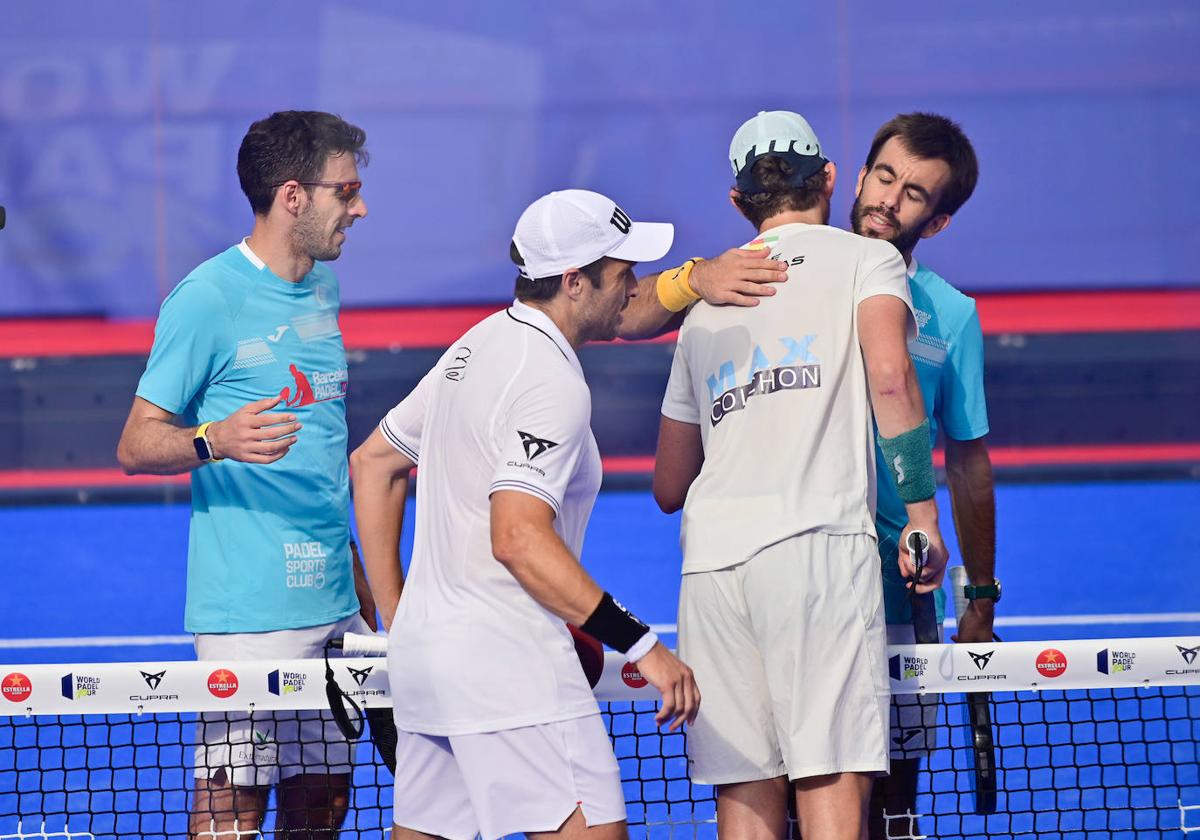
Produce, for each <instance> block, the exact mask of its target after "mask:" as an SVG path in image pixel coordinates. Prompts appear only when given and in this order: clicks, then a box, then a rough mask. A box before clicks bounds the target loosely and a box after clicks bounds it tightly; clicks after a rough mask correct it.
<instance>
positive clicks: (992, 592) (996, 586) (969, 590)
mask: <svg viewBox="0 0 1200 840" xmlns="http://www.w3.org/2000/svg"><path fill="white" fill-rule="evenodd" d="M963 595H965V596H966V597H967V600H968V601H977V600H979V599H980V598H991V599H992V600H993V601H996V602H999V601H1000V580H999V578H992V582H991V583H988V584H984V585H983V586H975V585H973V584H969V583H968V584H967V585H966V586H964V587H963Z"/></svg>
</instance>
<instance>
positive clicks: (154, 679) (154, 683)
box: [138, 671, 167, 691]
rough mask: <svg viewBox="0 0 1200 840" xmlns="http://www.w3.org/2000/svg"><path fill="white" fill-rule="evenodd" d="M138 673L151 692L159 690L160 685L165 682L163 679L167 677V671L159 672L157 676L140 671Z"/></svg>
mask: <svg viewBox="0 0 1200 840" xmlns="http://www.w3.org/2000/svg"><path fill="white" fill-rule="evenodd" d="M138 673H140V674H141V675H142V679H143V680H145V681H146V687H147V688H149V689H150V690H151V691H154V690H155V689H157V688H158V685H159V683H161V682H162V681H163V677H165V676H166V675H167V672H166V671H159V672H158V673H157V674H150V673H147V672H146V671H139V672H138Z"/></svg>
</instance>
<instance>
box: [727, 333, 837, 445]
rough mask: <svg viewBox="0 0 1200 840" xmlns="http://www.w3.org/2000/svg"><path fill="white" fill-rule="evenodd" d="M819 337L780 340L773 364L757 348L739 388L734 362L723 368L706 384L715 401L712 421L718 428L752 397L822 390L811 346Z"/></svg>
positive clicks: (760, 348)
mask: <svg viewBox="0 0 1200 840" xmlns="http://www.w3.org/2000/svg"><path fill="white" fill-rule="evenodd" d="M816 339H817V336H815V335H806V336H803V337H802V338H800V339H796V338H793V337H792V336H781V337H780V338H779V339H778V344H779V345H782V349H781V350H777V351H776V360H775V361H774V362H772V361H771V359H770V358H769V357H768V356H767V353H766V351H764V350H763V348H762V346H761V345H757V344H756V345H755V346H754V352H753V354H752V356H751V359H750V373H749V376H748V379H747V381H746V382H745V383H743V384H740V385H739V384H737V382H736V379H735V376H736V374H735V372H734V371H735V367H734V362H733V360H732V359H730V360H727V361H725V362H723V363H722V364H721V366H720V367H719V369H718V370H717V371H716V372H715V373H712V374H710V375H709V376H708V378H707V379H706V380H705V381H706V384H707V385H708V396H709V399H710V400H712V404H711V406H710V408H709V419H710V420H711V421H712V424H713V426H714V427H715V426H717V425H718V424H719V423H720V422H721V421H722V420H724V419H725V418H726V417H727V416H729V415H730V414H733V413H734V412H737V411H741V410H742V409H744V408H745V407H746V405H747V404H748V403H749V402H750V399H751V398H752V397H760V396H768V395H770V394H776V393H779V392H781V391H797V390H802V389H805V388H820V387H821V365H820V360H819V359H818V358H817V357H816V356H814V355H813V353H812V350H811V348H812V345H813V342H814V341H816Z"/></svg>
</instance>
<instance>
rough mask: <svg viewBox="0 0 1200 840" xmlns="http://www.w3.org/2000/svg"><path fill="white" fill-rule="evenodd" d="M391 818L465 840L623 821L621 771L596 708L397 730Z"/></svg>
mask: <svg viewBox="0 0 1200 840" xmlns="http://www.w3.org/2000/svg"><path fill="white" fill-rule="evenodd" d="M393 808H394V810H393V816H392V819H393V822H395V824H396V825H398V826H400V827H401V828H408V829H412V830H414V831H420V832H423V833H425V834H433V835H436V836H440V837H447V838H450V840H471V838H473V837H475V836H476V835H477V834H478V835H481V836H482V837H483V840H493V838H496V837H503V836H504V835H507V834H517V833H521V832H530V831H554V830H556V829H558V828H560V827H561V826H562V824H563V823H564V822H566V820H567V818H568V817H570V816H571V814H572V813H574V811H575V809H576V808H578V809H580V810H581V811H582V812H583V817H584V820H585V821H586V823H587V824H588V825H589V826H593V825H603V824H605V823H614V822H623V821H624V820H625V797H624V795H623V794H622V793H621V773H620V770H619V769H618V768H617V760H616V758H614V757H613V750H612V743H611V742H610V741H609V739H608V732H607V731H606V730H605V728H604V721H603V719H602V718H601V717H600V715H599V714H595V715H588V716H587V717H581V718H573V719H571V720H564V721H559V722H557V723H543V724H538V725H536V726H524V727H521V728H519V729H506V730H502V731H500V732H485V733H480V734H477V735H450V736H441V735H420V734H417V733H414V732H404V731H400V732H399V745H398V746H397V747H396V792H395V802H394V806H393Z"/></svg>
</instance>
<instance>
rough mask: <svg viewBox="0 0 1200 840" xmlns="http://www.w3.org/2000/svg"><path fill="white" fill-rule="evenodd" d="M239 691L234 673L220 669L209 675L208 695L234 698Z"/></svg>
mask: <svg viewBox="0 0 1200 840" xmlns="http://www.w3.org/2000/svg"><path fill="white" fill-rule="evenodd" d="M237 690H238V678H237V674H235V673H233V671H227V670H225V669H224V668H218V669H217V670H215V671H213V672H212V673H211V674H209V675H208V693H209V694H211V695H212V696H213V697H220V698H222V699H223V698H225V697H232V696H233V695H235V694H237Z"/></svg>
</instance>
